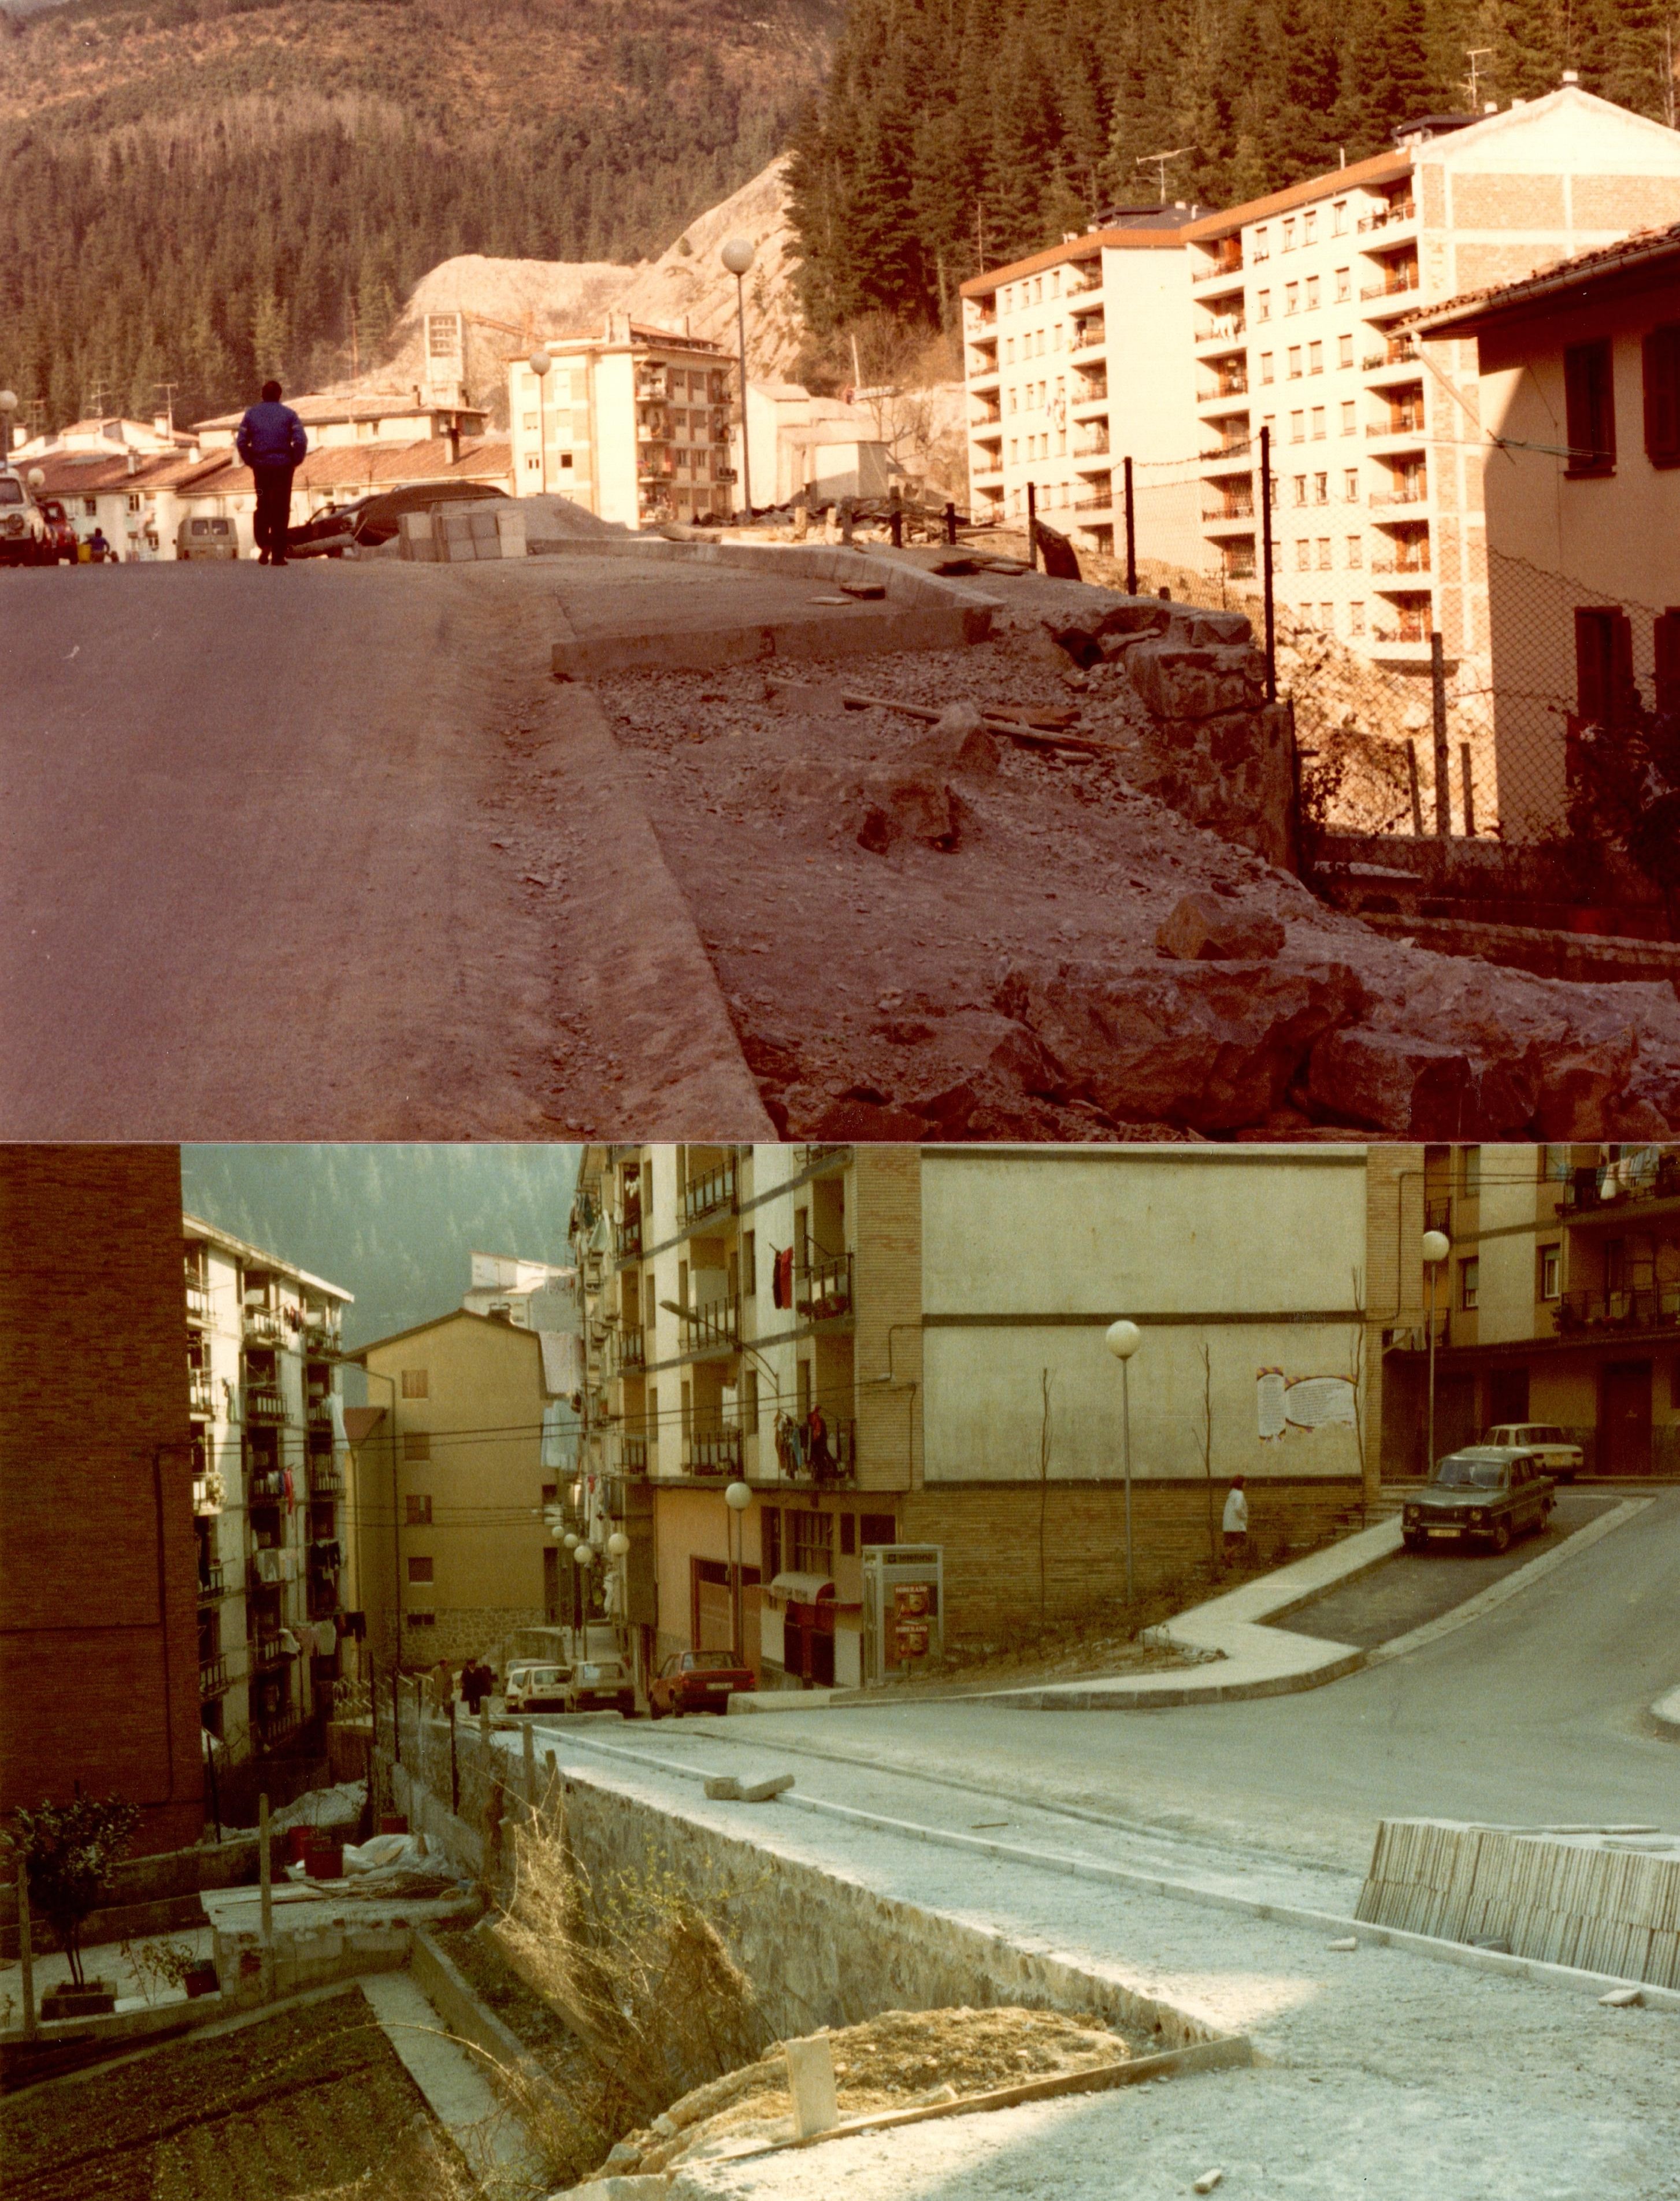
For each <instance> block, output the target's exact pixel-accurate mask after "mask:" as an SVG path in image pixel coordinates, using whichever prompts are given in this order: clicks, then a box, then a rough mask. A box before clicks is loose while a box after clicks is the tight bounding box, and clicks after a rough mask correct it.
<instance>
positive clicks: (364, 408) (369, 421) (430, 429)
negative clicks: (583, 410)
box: [192, 385, 490, 451]
mask: <svg viewBox="0 0 1680 2201" xmlns="http://www.w3.org/2000/svg"><path fill="white" fill-rule="evenodd" d="M285 402H286V403H287V404H288V405H289V406H290V407H291V409H292V411H293V412H294V413H295V414H297V417H298V419H299V420H301V421H302V422H303V427H304V431H305V433H306V434H307V435H308V438H309V448H310V449H311V450H312V451H319V450H323V449H333V448H335V447H337V446H338V445H342V444H345V443H418V442H420V440H421V439H423V438H425V439H430V438H433V437H438V438H442V437H448V436H449V435H451V434H454V435H455V436H456V437H461V436H482V435H483V434H484V432H485V423H486V421H487V420H489V418H490V415H489V414H488V413H487V412H486V411H485V408H483V407H482V406H480V405H461V404H458V403H455V402H445V401H444V400H443V399H442V398H440V397H439V396H437V395H436V394H435V393H433V394H427V393H425V392H422V391H421V390H420V388H419V387H418V385H415V386H414V387H411V388H409V389H407V390H326V391H322V392H319V393H316V392H311V393H309V394H308V395H307V396H301V397H291V396H288V397H287V398H286V400H285ZM244 417H245V408H244V407H243V406H241V407H240V408H239V410H238V412H237V413H218V414H215V415H214V418H213V419H211V420H198V421H195V422H194V424H193V430H192V440H193V441H194V442H195V443H197V444H198V445H199V446H200V448H201V449H203V450H206V451H226V450H232V448H233V444H234V439H235V438H236V437H237V436H238V432H239V423H240V421H241V420H244Z"/></svg>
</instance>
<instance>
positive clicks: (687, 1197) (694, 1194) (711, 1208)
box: [683, 1156, 736, 1223]
mask: <svg viewBox="0 0 1680 2201" xmlns="http://www.w3.org/2000/svg"><path fill="white" fill-rule="evenodd" d="M735 1197H736V1183H735V1162H734V1158H733V1157H732V1156H731V1159H729V1160H728V1161H726V1162H720V1163H719V1165H718V1166H717V1167H716V1168H715V1169H709V1170H708V1171H706V1173H705V1175H704V1176H703V1177H690V1179H689V1181H688V1183H687V1184H686V1185H684V1188H683V1219H684V1222H687V1223H698V1222H699V1221H700V1220H701V1218H702V1217H703V1216H708V1215H717V1214H720V1213H723V1212H726V1211H727V1210H729V1209H731V1208H732V1207H733V1206H734V1205H735Z"/></svg>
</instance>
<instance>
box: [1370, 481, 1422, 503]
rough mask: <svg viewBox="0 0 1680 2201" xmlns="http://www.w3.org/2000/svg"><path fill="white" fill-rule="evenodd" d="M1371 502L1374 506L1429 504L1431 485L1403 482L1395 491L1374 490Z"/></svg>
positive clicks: (1420, 482)
mask: <svg viewBox="0 0 1680 2201" xmlns="http://www.w3.org/2000/svg"><path fill="white" fill-rule="evenodd" d="M1371 502H1372V505H1373V506H1382V505H1393V504H1427V503H1428V502H1429V484H1428V483H1427V482H1422V481H1419V482H1401V483H1400V484H1397V485H1396V486H1395V488H1393V489H1374V490H1372V492H1371Z"/></svg>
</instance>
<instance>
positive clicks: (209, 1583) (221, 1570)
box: [198, 1559, 227, 1605]
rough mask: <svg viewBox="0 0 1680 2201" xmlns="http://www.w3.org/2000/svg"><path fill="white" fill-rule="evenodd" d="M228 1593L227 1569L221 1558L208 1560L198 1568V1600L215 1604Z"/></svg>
mask: <svg viewBox="0 0 1680 2201" xmlns="http://www.w3.org/2000/svg"><path fill="white" fill-rule="evenodd" d="M226 1594H227V1569H226V1567H225V1566H224V1565H223V1564H222V1562H221V1561H220V1559H210V1560H208V1561H207V1562H206V1563H205V1564H203V1565H202V1566H201V1567H200V1568H199V1570H198V1602H199V1603H200V1605H214V1604H215V1602H216V1601H217V1599H219V1598H224V1597H226Z"/></svg>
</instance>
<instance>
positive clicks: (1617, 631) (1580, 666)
mask: <svg viewBox="0 0 1680 2201" xmlns="http://www.w3.org/2000/svg"><path fill="white" fill-rule="evenodd" d="M1632 687H1633V628H1632V626H1631V625H1630V622H1629V619H1628V615H1627V613H1625V612H1618V611H1608V610H1599V609H1596V608H1595V609H1593V610H1590V611H1577V613H1576V614H1575V708H1576V713H1577V716H1578V717H1579V719H1580V720H1581V723H1582V724H1583V725H1589V726H1608V725H1614V724H1615V723H1616V720H1617V718H1618V713H1619V711H1620V708H1621V706H1622V704H1623V703H1624V701H1625V700H1626V699H1627V698H1628V697H1629V696H1630V691H1631V690H1632Z"/></svg>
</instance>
